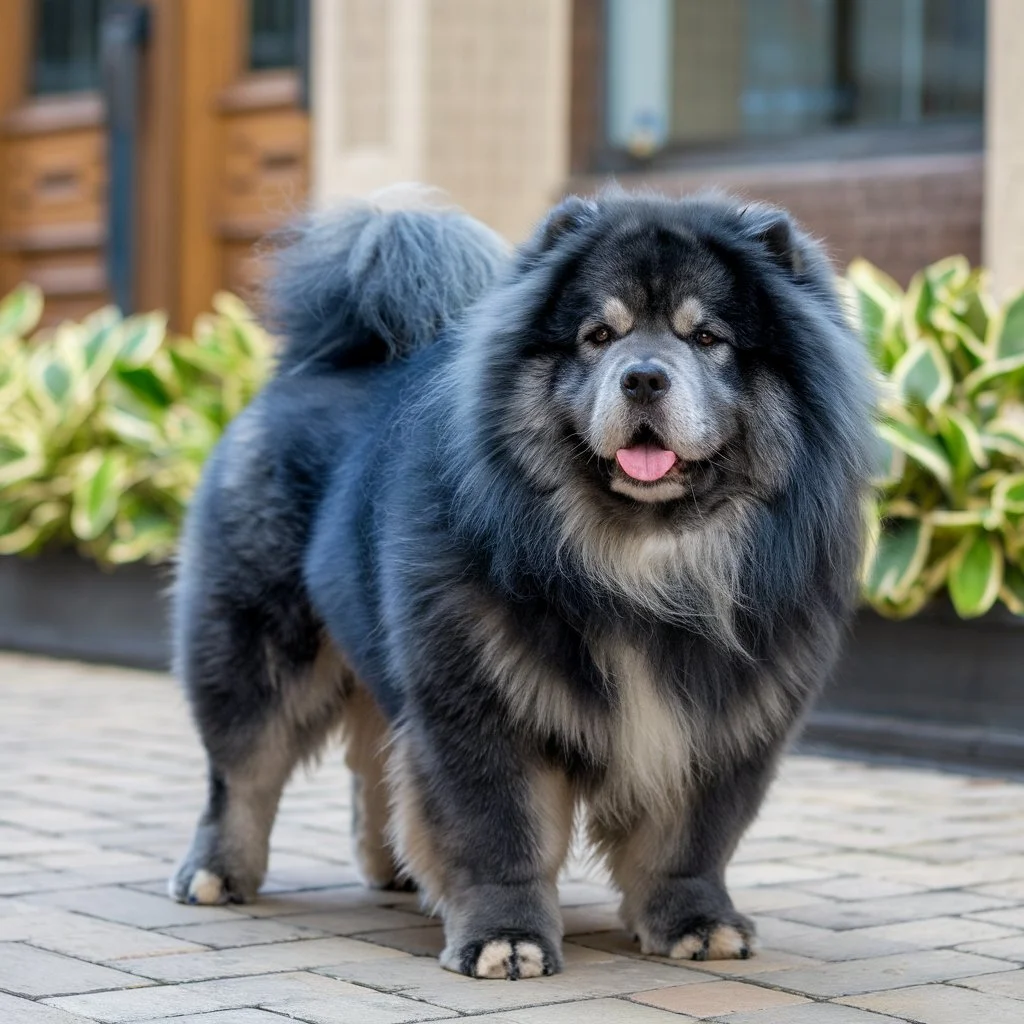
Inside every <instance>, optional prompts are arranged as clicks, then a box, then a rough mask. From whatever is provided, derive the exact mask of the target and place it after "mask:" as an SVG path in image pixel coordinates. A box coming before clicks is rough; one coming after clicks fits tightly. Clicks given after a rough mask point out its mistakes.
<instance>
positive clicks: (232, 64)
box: [179, 0, 309, 323]
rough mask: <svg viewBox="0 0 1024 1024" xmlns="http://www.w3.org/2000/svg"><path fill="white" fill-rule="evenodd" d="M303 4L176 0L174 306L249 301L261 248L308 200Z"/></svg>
mask: <svg viewBox="0 0 1024 1024" xmlns="http://www.w3.org/2000/svg"><path fill="white" fill-rule="evenodd" d="M307 11H308V6H307V3H306V0H217V3H211V2H210V0H183V15H184V24H183V29H182V40H183V55H184V60H183V67H182V90H183V92H182V97H183V98H182V114H183V116H182V151H181V166H182V179H181V180H182V192H181V198H182V218H181V219H182V238H181V252H182V257H181V289H180V296H179V312H180V316H181V319H182V320H183V321H184V322H186V323H188V322H189V321H190V320H191V318H192V317H194V316H195V315H196V314H197V313H200V312H202V311H203V310H205V309H208V308H209V304H210V299H211V298H212V296H213V293H214V292H215V291H216V290H217V289H218V288H227V289H229V290H231V291H234V292H237V293H238V294H240V295H242V297H243V298H247V299H250V300H254V301H255V300H256V296H255V293H256V292H257V291H258V285H259V280H260V277H261V274H262V272H263V269H262V268H263V266H264V265H265V261H263V260H261V259H260V257H259V253H260V246H259V243H260V241H261V239H263V238H264V236H265V235H266V234H267V233H268V232H270V231H272V230H274V229H275V228H277V227H279V226H280V225H281V224H282V223H283V222H284V221H286V220H287V219H288V218H289V217H290V216H292V215H293V214H294V213H296V212H297V211H299V210H301V209H302V208H303V206H304V204H305V201H306V197H307V195H308V191H309V115H308V113H307V110H306V104H305V102H304V81H303V77H304V76H303V68H304V64H305V52H304V51H305V50H306V47H307V46H308V39H307V35H306V33H308V18H307V16H306V13H307Z"/></svg>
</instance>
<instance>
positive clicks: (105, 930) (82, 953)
mask: <svg viewBox="0 0 1024 1024" xmlns="http://www.w3.org/2000/svg"><path fill="white" fill-rule="evenodd" d="M21 906H22V908H23V910H22V912H20V913H17V914H8V915H7V916H5V917H0V940H6V941H9V940H18V941H24V942H29V943H31V944H32V945H34V946H40V947H41V948H43V949H48V950H50V951H51V952H54V953H64V954H66V955H68V956H75V957H79V958H81V959H83V960H92V961H103V960H115V959H117V958H119V957H139V956H160V955H165V954H168V953H193V952H201V951H202V950H204V949H205V948H206V947H205V946H203V945H201V944H197V943H195V942H185V941H182V940H181V939H176V938H173V937H170V936H167V935H160V934H158V933H156V932H148V931H144V930H142V929H141V928H129V927H127V926H126V925H121V924H112V923H111V922H109V921H99V920H97V919H96V918H94V917H87V916H85V915H84V914H75V913H72V912H70V911H66V910H52V909H49V908H42V907H36V906H33V905H32V904H27V903H23V904H22V905H21ZM8 909H9V908H8Z"/></svg>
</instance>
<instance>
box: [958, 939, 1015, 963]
mask: <svg viewBox="0 0 1024 1024" xmlns="http://www.w3.org/2000/svg"><path fill="white" fill-rule="evenodd" d="M963 949H964V952H966V953H978V954H980V955H981V956H992V957H996V958H997V959H999V960H1010V961H1012V962H1013V963H1018V964H1024V935H1012V936H1010V937H1009V938H1006V939H991V940H989V941H987V942H968V943H965V944H964V946H963Z"/></svg>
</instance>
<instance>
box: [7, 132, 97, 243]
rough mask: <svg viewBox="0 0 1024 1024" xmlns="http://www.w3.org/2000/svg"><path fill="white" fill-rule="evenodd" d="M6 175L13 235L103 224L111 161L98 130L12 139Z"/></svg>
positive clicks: (8, 215)
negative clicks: (36, 229)
mask: <svg viewBox="0 0 1024 1024" xmlns="http://www.w3.org/2000/svg"><path fill="white" fill-rule="evenodd" d="M6 171H7V175H8V191H7V203H8V210H7V225H8V231H9V232H10V233H11V234H14V235H15V236H17V235H18V234H19V233H21V232H23V231H26V230H31V229H32V228H34V227H40V226H43V225H47V226H50V225H55V224H68V225H86V224H88V225H91V226H92V225H95V226H100V225H102V224H103V223H104V218H105V217H106V205H107V204H106V187H107V161H106V151H105V142H104V138H103V134H102V131H101V130H100V129H99V128H82V129H79V130H77V131H67V132H55V133H53V134H45V135H23V136H20V137H14V138H11V139H10V140H9V142H8V145H7V159H6Z"/></svg>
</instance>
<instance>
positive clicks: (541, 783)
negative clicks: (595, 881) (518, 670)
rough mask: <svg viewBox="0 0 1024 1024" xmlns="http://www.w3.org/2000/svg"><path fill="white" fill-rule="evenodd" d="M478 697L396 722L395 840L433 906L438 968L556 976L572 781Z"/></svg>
mask: <svg viewBox="0 0 1024 1024" xmlns="http://www.w3.org/2000/svg"><path fill="white" fill-rule="evenodd" d="M449 696H450V695H449ZM481 703H486V701H484V702H478V701H474V702H473V703H472V704H471V705H468V704H461V703H458V702H455V701H451V700H450V699H449V700H435V701H433V702H432V704H430V706H426V702H424V705H423V706H420V707H418V708H417V709H416V712H415V714H413V715H410V716H408V718H407V719H406V722H405V724H404V725H403V726H402V728H401V729H400V730H399V733H398V735H397V736H396V739H395V744H394V747H393V753H392V761H391V781H392V785H393V790H392V792H393V801H394V810H395V818H394V829H395V833H396V839H397V847H398V849H399V851H400V855H401V857H402V859H403V861H404V863H405V866H406V867H407V869H408V870H409V871H410V873H411V874H412V875H413V877H414V878H415V879H416V881H417V882H418V884H419V886H420V888H421V890H423V892H424V895H425V897H426V899H428V900H432V901H435V902H436V903H437V904H438V906H439V907H440V909H441V913H442V917H443V919H444V930H445V948H444V951H443V952H442V954H441V965H442V966H443V967H446V968H448V969H449V970H451V971H457V972H459V973H462V974H468V975H469V976H470V977H474V978H510V979H516V978H531V977H536V976H538V975H541V974H555V973H557V972H558V971H560V970H561V968H562V953H561V941H562V921H561V915H560V913H559V908H558V889H557V885H556V879H557V875H558V870H559V867H560V866H561V864H562V861H563V860H564V858H565V854H566V849H567V846H568V842H569V834H570V831H571V827H572V810H573V808H572V798H571V792H570V787H569V785H568V783H567V781H566V779H565V777H564V776H563V775H562V774H561V773H557V772H555V771H553V770H551V769H550V768H548V767H546V766H545V765H544V764H543V762H542V761H541V759H540V758H539V756H537V755H536V754H532V753H531V752H530V751H529V750H528V749H527V748H526V747H525V745H524V741H523V739H522V737H521V736H515V735H514V734H513V730H512V729H511V728H507V727H506V726H507V721H508V716H507V715H505V714H503V713H502V710H501V709H500V708H498V707H487V708H484V707H482V706H481Z"/></svg>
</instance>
